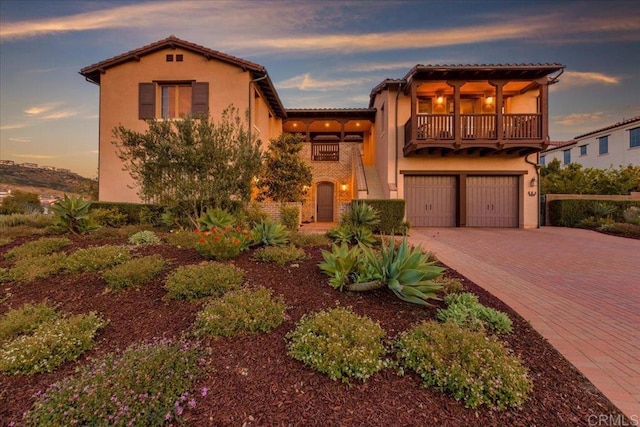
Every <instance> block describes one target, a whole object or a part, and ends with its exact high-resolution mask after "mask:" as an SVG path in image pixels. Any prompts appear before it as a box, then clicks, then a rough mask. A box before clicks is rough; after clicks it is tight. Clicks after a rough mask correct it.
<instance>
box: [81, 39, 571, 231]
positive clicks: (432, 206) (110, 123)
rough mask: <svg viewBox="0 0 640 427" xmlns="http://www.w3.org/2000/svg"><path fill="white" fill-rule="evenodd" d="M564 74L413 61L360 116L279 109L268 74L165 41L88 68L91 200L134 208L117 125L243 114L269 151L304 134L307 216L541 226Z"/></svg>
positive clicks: (547, 67)
mask: <svg viewBox="0 0 640 427" xmlns="http://www.w3.org/2000/svg"><path fill="white" fill-rule="evenodd" d="M563 70H564V66H563V65H560V64H523V65H513V64H506V65H504V64H497V65H450V66H449V65H445V66H440V65H416V66H415V67H413V68H412V69H411V70H410V71H409V72H408V73H407V74H406V75H405V76H404V77H403V78H401V79H387V80H384V81H383V82H381V83H380V84H379V85H377V86H376V87H374V88H373V89H372V91H371V93H370V102H369V105H368V107H366V108H333V109H326V108H321V109H287V108H284V106H283V105H282V102H281V101H280V98H279V97H278V94H277V91H276V88H275V86H274V84H273V82H272V81H271V79H270V78H269V75H268V73H267V71H266V69H265V68H264V67H263V66H261V65H258V64H255V63H252V62H249V61H246V60H243V59H240V58H236V57H233V56H230V55H227V54H224V53H221V52H218V51H215V50H212V49H209V48H206V47H203V46H200V45H196V44H193V43H191V42H188V41H184V40H181V39H178V38H177V37H174V36H171V37H168V38H166V39H164V40H160V41H158V42H155V43H152V44H149V45H147V46H143V47H141V48H138V49H135V50H132V51H130V52H127V53H124V54H122V55H119V56H116V57H114V58H110V59H107V60H104V61H102V62H99V63H96V64H93V65H90V66H88V67H86V68H83V69H82V70H81V71H80V73H81V74H82V75H83V76H84V77H85V78H86V79H87V80H88V81H90V82H93V83H95V84H98V85H99V86H100V124H99V135H100V136H99V140H100V142H99V144H100V147H99V151H100V157H99V197H100V200H105V201H130V202H137V201H139V199H138V196H137V194H136V189H135V183H134V182H132V180H131V178H130V176H129V175H128V173H127V172H125V171H123V165H122V163H121V161H120V160H119V158H118V157H117V155H116V149H115V147H114V146H113V144H112V131H113V129H114V128H115V127H116V126H118V125H123V126H125V127H127V128H130V129H134V130H138V131H143V130H144V129H145V127H146V123H145V119H175V118H178V117H180V115H182V114H194V115H196V114H202V113H209V114H210V115H211V117H212V118H213V119H214V120H215V119H217V118H219V117H220V115H221V112H222V110H223V109H224V108H225V107H227V106H228V105H230V104H233V105H234V106H236V107H238V108H239V109H240V111H245V110H248V111H249V117H248V120H249V126H250V129H251V130H252V132H256V133H257V134H258V136H259V137H260V139H261V140H262V141H263V143H265V144H266V143H267V141H268V140H269V139H270V138H275V137H277V136H278V135H280V134H281V133H283V132H288V133H297V134H301V135H302V136H303V138H304V141H305V143H304V149H303V151H302V154H301V155H302V156H304V158H305V159H306V160H307V161H308V162H309V165H310V166H311V169H312V173H313V185H312V186H311V188H310V189H309V191H308V194H307V199H306V200H305V201H304V203H303V204H302V219H303V220H312V221H319V222H333V221H337V220H338V218H339V216H340V213H341V212H342V211H343V210H344V208H345V207H346V206H347V205H348V204H349V203H350V201H351V200H352V199H356V198H357V199H379V198H389V199H396V198H403V199H405V200H406V217H407V219H408V220H409V221H411V222H412V223H413V224H414V225H416V226H451V227H455V226H460V227H464V226H493V227H535V226H537V225H538V187H537V182H538V175H537V174H538V156H539V153H540V152H541V151H542V150H544V149H545V148H546V147H547V146H548V144H549V137H548V87H549V85H551V84H553V83H555V82H556V81H557V78H558V76H559V75H560V74H561V73H562V71H563Z"/></svg>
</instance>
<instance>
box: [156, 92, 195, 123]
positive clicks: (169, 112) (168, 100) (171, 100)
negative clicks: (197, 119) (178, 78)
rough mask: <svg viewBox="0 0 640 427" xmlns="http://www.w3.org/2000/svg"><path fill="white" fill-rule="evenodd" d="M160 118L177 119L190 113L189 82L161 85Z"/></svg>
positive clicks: (190, 93)
mask: <svg viewBox="0 0 640 427" xmlns="http://www.w3.org/2000/svg"><path fill="white" fill-rule="evenodd" d="M160 88H161V92H162V118H163V119H177V118H181V117H186V116H188V115H190V114H191V99H192V98H191V95H192V91H191V84H174V85H161V86H160Z"/></svg>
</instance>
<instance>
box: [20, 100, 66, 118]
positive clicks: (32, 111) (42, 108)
mask: <svg viewBox="0 0 640 427" xmlns="http://www.w3.org/2000/svg"><path fill="white" fill-rule="evenodd" d="M61 104H62V103H61V102H50V103H47V104H41V105H36V106H33V107H31V108H27V109H26V110H24V112H25V113H26V114H27V115H28V116H39V115H40V114H42V113H46V112H47V111H51V110H53V109H54V108H56V107H59V106H60V105H61Z"/></svg>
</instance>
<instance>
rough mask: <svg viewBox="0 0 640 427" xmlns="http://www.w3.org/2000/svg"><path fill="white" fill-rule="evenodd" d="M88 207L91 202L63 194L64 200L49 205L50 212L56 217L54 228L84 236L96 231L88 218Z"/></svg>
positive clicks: (95, 225) (96, 226)
mask: <svg viewBox="0 0 640 427" xmlns="http://www.w3.org/2000/svg"><path fill="white" fill-rule="evenodd" d="M90 207H91V202H89V201H85V200H82V198H81V197H69V196H67V195H66V194H65V195H64V199H61V200H58V201H57V202H55V203H54V204H53V205H51V212H53V214H54V215H55V217H56V222H55V227H56V228H58V229H59V230H61V231H64V232H71V233H73V234H84V233H88V232H90V231H93V230H95V229H97V228H98V227H99V226H98V225H97V224H96V223H95V221H93V219H92V218H91V217H90V216H89V208H90Z"/></svg>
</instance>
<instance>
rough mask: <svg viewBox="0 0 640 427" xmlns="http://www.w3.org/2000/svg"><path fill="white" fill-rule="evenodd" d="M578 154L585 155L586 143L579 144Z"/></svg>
mask: <svg viewBox="0 0 640 427" xmlns="http://www.w3.org/2000/svg"><path fill="white" fill-rule="evenodd" d="M580 155H581V156H586V155H587V145H586V144H585V145H581V146H580Z"/></svg>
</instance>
